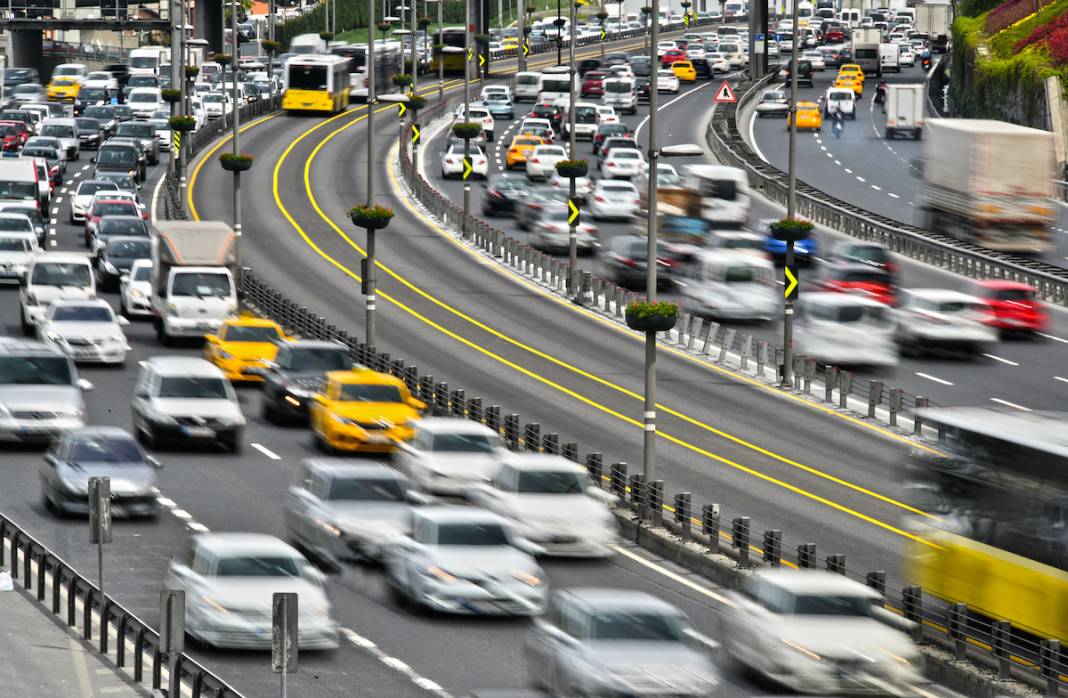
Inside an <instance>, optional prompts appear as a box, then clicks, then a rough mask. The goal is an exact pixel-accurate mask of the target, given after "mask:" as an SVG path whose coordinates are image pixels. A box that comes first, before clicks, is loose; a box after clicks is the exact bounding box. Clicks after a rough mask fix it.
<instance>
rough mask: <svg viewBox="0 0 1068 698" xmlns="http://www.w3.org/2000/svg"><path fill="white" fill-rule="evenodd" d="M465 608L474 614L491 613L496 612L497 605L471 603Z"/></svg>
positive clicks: (484, 602) (490, 602)
mask: <svg viewBox="0 0 1068 698" xmlns="http://www.w3.org/2000/svg"><path fill="white" fill-rule="evenodd" d="M467 606H468V608H470V609H471V610H472V611H474V612H475V613H493V612H494V611H496V610H497V605H496V604H494V603H493V602H492V601H471V602H469V603H468V604H467Z"/></svg>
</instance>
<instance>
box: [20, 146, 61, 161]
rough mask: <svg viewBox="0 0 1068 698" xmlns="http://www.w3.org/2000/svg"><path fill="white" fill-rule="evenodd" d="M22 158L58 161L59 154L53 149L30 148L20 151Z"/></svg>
mask: <svg viewBox="0 0 1068 698" xmlns="http://www.w3.org/2000/svg"><path fill="white" fill-rule="evenodd" d="M22 156H23V157H38V158H44V159H45V160H58V159H59V153H57V152H56V149H55V148H45V147H43V146H33V147H30V148H23V149H22Z"/></svg>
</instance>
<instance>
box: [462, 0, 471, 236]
mask: <svg viewBox="0 0 1068 698" xmlns="http://www.w3.org/2000/svg"><path fill="white" fill-rule="evenodd" d="M472 2H474V0H464V123H467V122H468V121H469V120H470V118H471V58H472V57H473V54H472V53H471V3H472ZM469 162H471V139H470V138H465V139H464V171H465V172H466V171H467V167H468V164H467V163H469ZM470 216H471V181H470V179H468V178H467V177H464V216H463V219H462V220H461V221H460V233H461V234H462V235H463V237H464V239H465V240H466V239H467V219H468V218H469V217H470Z"/></svg>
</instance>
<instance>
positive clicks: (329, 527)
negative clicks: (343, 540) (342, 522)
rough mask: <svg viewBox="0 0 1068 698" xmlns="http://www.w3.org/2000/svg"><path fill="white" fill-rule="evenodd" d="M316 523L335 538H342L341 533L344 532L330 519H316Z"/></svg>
mask: <svg viewBox="0 0 1068 698" xmlns="http://www.w3.org/2000/svg"><path fill="white" fill-rule="evenodd" d="M315 523H316V525H317V526H319V528H321V529H323V530H324V531H326V532H327V533H329V534H330V535H332V536H334V537H335V538H340V537H341V534H342V533H343V531H342V530H341V529H340V528H338V527H337V526H335V525H334V524H332V523H330V522H329V521H326V520H325V519H316V520H315Z"/></svg>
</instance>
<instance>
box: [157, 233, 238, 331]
mask: <svg viewBox="0 0 1068 698" xmlns="http://www.w3.org/2000/svg"><path fill="white" fill-rule="evenodd" d="M236 247H237V237H236V236H235V235H234V231H233V230H232V229H231V228H230V226H228V225H226V224H225V223H222V222H219V221H198V222H191V221H159V222H158V223H157V224H156V229H155V230H154V231H153V235H152V303H151V305H152V320H153V324H154V326H155V329H156V336H157V337H158V338H159V340H160V342H161V343H163V344H164V345H165V346H166V345H169V344H170V343H171V342H172V341H173V340H174V339H178V338H182V337H189V338H194V337H203V336H204V335H206V334H211V333H213V332H215V331H216V330H218V329H219V325H221V324H222V321H223V320H225V319H226V318H228V317H231V316H233V315H234V314H236V313H237V285H236V283H235V279H236V276H237V269H236V266H235V265H236Z"/></svg>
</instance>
